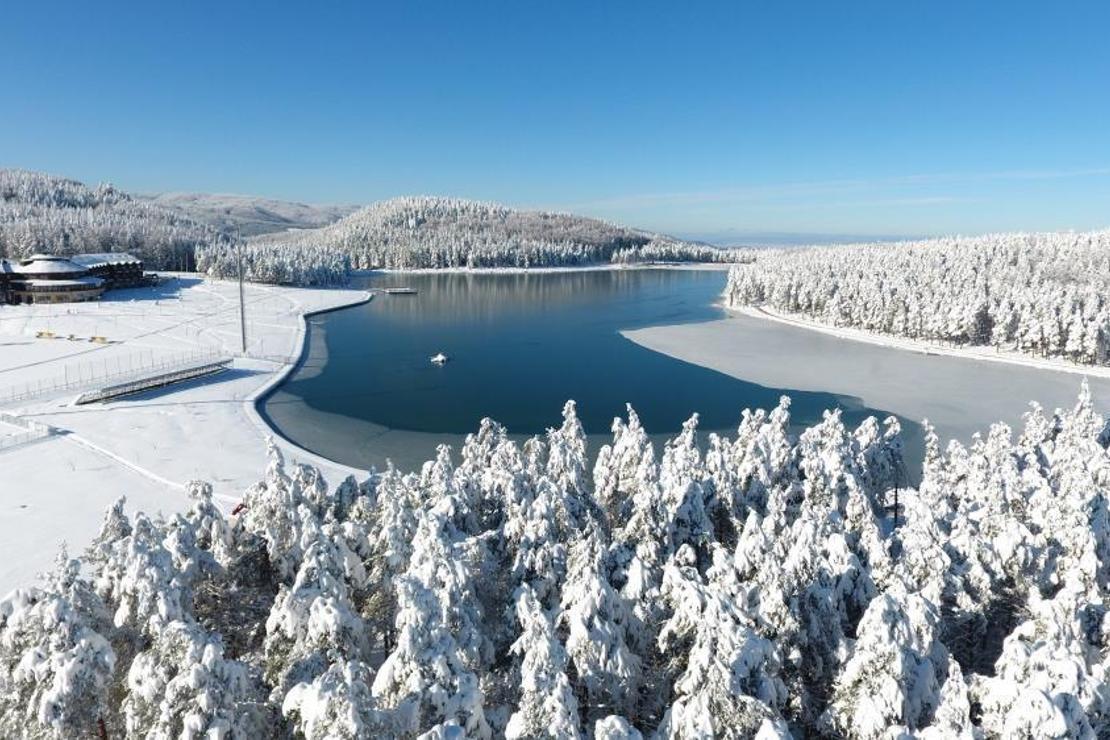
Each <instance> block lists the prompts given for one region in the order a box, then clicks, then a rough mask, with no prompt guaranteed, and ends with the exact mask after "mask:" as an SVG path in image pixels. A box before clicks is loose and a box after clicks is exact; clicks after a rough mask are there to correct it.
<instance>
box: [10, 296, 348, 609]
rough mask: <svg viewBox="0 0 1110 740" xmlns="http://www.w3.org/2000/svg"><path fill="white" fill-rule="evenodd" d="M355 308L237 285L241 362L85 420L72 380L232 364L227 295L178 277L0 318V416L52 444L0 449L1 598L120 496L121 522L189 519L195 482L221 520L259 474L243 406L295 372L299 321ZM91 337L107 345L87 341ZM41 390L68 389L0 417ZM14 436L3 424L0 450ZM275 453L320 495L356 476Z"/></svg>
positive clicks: (260, 425) (262, 434) (259, 427)
mask: <svg viewBox="0 0 1110 740" xmlns="http://www.w3.org/2000/svg"><path fill="white" fill-rule="evenodd" d="M366 298H367V294H366V293H364V292H362V291H353V290H323V289H300V288H279V287H271V286H260V285H248V286H247V288H246V303H247V338H248V355H249V356H248V357H245V358H244V357H236V358H235V360H234V362H233V363H232V367H231V369H230V370H228V371H226V372H224V373H222V374H219V375H215V376H211V377H208V378H204V379H199V380H195V381H191V382H188V383H184V384H181V385H177V386H173V387H170V388H166V389H163V390H159V391H151V392H148V393H144V394H141V395H137V396H132V397H128V398H126V399H120V400H117V401H114V402H111V403H106V404H90V405H85V406H76V405H73V403H72V402H73V400H74V398H75V397H76V396H77V395H78V393H79V392H80V391H79V389H78V387H77V386H78V385H79V381H78V379H82V378H83V379H86V380H87V379H88V378H90V377H103V376H105V375H119V374H121V373H122V374H124V375H126V374H127V372H128V368H131V369H136V370H137V369H140V368H143V367H149V366H151V365H156V364H159V363H165V362H169V361H173V360H175V359H178V358H187V357H189V356H192V355H195V356H198V357H211V356H218V355H227V356H237V355H239V348H240V338H239V311H238V286H237V285H236V284H235V283H231V282H224V281H215V280H202V279H199V278H196V277H193V276H176V277H174V278H172V279H170V280H168V281H167V282H166V283H164V284H163V285H161V286H158V287H156V288H144V289H136V290H129V291H116V292H112V293H108V294H106V296H105V300H103V301H101V302H99V303H87V304H69V305H58V306H4V307H2V308H0V411H3V412H8V413H11V414H14V415H16V416H17V417H20V418H25V419H33V420H37V421H40V422H44V423H46V424H49V425H51V426H52V427H55V428H56V430H57V431H56V433H55V434H54V435H51V436H49V437H46V438H44V439H40V440H38V441H34V442H29V443H27V444H21V445H17V446H14V447H6V448H5V446H4V445H3V444H2V443H0V471H2V474H0V594H3V593H6V592H7V591H8V590H9V589H10V588H12V587H14V586H16V585H20V584H24V583H28V582H29V581H30V580H31V579H32V578H33V576H34V574H35V573H37V572H41V571H42V570H44V569H45V568H47V567H48V566H49V565H50V564H51V562H52V561H53V558H54V556H55V554H56V552H57V548H58V545H59V544H60V543H61V542H63V541H65V542H67V543H68V544H69V546H70V547H71V548H72V549H74V550H77V549H81V548H83V547H84V546H85V544H86V543H87V542H88V541H89V540H90V539H91V538H92V536H93V535H95V534H96V531H97V529H98V527H99V526H100V520H101V512H102V511H103V510H104V508H105V507H107V506H108V505H109V504H110V503H111V502H112V501H113V500H114V499H115V498H116V497H118V496H120V495H126V496H127V498H128V509H129V510H134V509H142V510H144V511H147V512H151V513H153V512H158V511H161V512H163V513H165V514H171V513H173V512H175V511H178V510H181V509H183V508H186V507H187V506H188V504H189V502H188V500H187V499H186V497H185V496H184V493H183V490H184V484H185V483H186V482H187V481H189V480H192V479H198V478H199V479H203V480H208V481H210V482H211V483H212V484H213V486H214V487H215V490H216V494H217V497H218V498H219V499H220V501H222V502H223V503H224V504H225V505H226V506H227V507H228V508H230V507H231V506H233V505H234V502H236V501H237V500H238V499H239V497H240V495H241V494H242V492H243V491H244V490H245V489H246V488H247V487H248V486H250V485H251V484H252V483H254V482H255V481H256V480H257V479H258V478H259V476H260V475H261V474H262V473H263V471H264V470H265V468H266V448H265V440H266V436H267V435H268V434H269V433H270V431H269V429H268V427H267V426H266V424H265V423H264V422H263V421H262V420H261V418H260V417H259V416H258V414H257V412H256V411H255V408H254V400H255V399H256V398H257V397H258V396H259V395H261V394H262V393H264V392H265V391H266V390H267V389H268V388H269V387H271V385H273V384H274V383H277V382H279V381H280V379H281V378H282V377H283V375H284V373H285V372H287V371H288V370H289V369H290V368H291V366H292V363H293V362H295V360H296V357H297V356H298V354H299V352H300V348H301V344H302V340H303V333H304V324H303V320H302V317H303V316H304V315H305V314H306V313H311V312H315V311H320V310H327V309H330V308H337V307H340V306H344V305H350V304H353V303H357V302H360V301H363V300H366ZM40 332H50V333H52V334H53V336H54V338H45V337H41V338H40V337H39V336H37V335H39V334H40ZM71 335H72V337H73V339H69V338H68V337H70V336H71ZM93 336H98V337H104V338H105V339H106V340H107V341H108V342H109V343H107V344H98V343H93V342H90V341H88V339H89V338H90V337H93ZM44 380H46V381H47V382H46V383H45V384H46V385H49V384H50V382H52V381H56V382H58V383H59V384H62V383H69V384H70V386H71V387H70V388H69V389H68V390H65V391H57V392H54V393H46V394H45V395H42V396H37V397H34V398H30V399H25V400H20V401H17V402H14V403H11V402H9V403H5V401H4V399H5V398H8V397H10V395H11V391H12V389H15V390H16V391H18V392H25V391H26V390H27V389H28V386H31V388H32V389H35V388H36V387H37V385H38V384H39V383H40V382H43V381H44ZM86 385H95V383H92V384H90V383H86ZM21 431H22V430H20V429H18V428H16V427H13V426H12V425H11V424H8V423H6V424H5V425H4V427H3V428H0V436H3V435H10V434H16V433H19V432H21ZM279 445H280V446H282V447H284V448H285V449H286V450H287V452H288V455H289V457H290V458H291V459H295V460H302V461H304V462H311V463H313V464H315V465H319V466H320V467H322V468H323V469H324V470H325V472H327V473H328V480H329V481H335V482H338V481H339V480H341V479H342V478H343V476H345V475H346V474H348V473H351V472H361V471H353V470H351V469H349V468H345V467H343V466H339V465H335V464H332V463H330V462H329V461H326V460H323V459H322V458H318V457H315V456H313V455H311V454H308V453H305V452H304V451H301V450H297V449H295V448H293V446H292V445H290V444H288V443H286V442H284V441H282V440H279Z"/></svg>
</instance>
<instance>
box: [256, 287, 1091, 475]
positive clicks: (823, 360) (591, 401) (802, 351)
mask: <svg viewBox="0 0 1110 740" xmlns="http://www.w3.org/2000/svg"><path fill="white" fill-rule="evenodd" d="M361 280H362V281H363V283H362V284H361V285H359V286H358V287H367V288H371V289H374V288H383V287H386V286H402V285H403V286H408V287H412V288H414V289H415V290H416V291H417V293H416V294H415V295H383V294H379V295H378V296H377V297H376V298H375V299H374V301H372V302H371V303H370V304H368V305H365V306H360V307H357V308H353V309H348V310H344V311H341V312H338V313H334V314H329V315H326V316H320V317H317V318H316V319H313V320H312V321H311V322H310V327H309V336H308V346H307V350H306V359H305V361H304V362H303V364H302V365H301V366H300V367H299V368H298V369H297V371H296V372H295V373H293V374H292V375H291V376H290V379H289V381H288V382H286V383H285V384H283V385H282V386H281V387H279V388H278V390H277V391H276V392H275V393H274V394H273V395H271V396H270V397H269V398H268V399H267V400H266V402H265V404H264V406H263V411H264V413H265V415H266V416H267V417H268V418H269V420H270V421H271V423H273V424H274V425H275V426H276V427H277V428H279V429H280V430H281V431H282V433H283V434H285V435H287V436H288V437H289V438H290V439H292V440H293V441H295V442H296V443H298V444H300V445H302V446H304V447H306V448H308V449H310V450H312V451H314V452H317V453H319V454H321V455H324V456H325V457H328V458H331V459H334V460H337V461H339V462H342V463H345V464H348V465H353V466H358V467H368V466H371V465H373V466H377V467H382V466H383V465H384V464H385V461H386V459H391V460H393V462H394V463H395V464H396V465H397V466H398V467H400V468H402V469H409V468H413V467H415V466H418V465H419V464H420V463H421V462H423V461H424V460H427V459H429V458H430V457H432V456H433V455H434V452H435V447H436V445H438V444H441V443H447V444H451V445H453V446H454V447H455V448H456V450H457V449H458V446H459V445H460V444H461V443H462V440H463V438H464V436H465V435H466V434H467V433H469V432H472V431H474V430H475V429H476V428H477V426H478V423H479V421H480V420H481V418H482V417H484V416H489V417H492V418H494V419H496V420H498V421H500V422H501V423H502V424H504V425H505V426H506V427H508V429H509V431H510V432H512V433H514V435H519V437H520V438H524V437H526V436H529V435H531V434H537V433H542V432H543V431H544V430H545V429H546V428H547V427H549V426H555V425H558V423H559V422H560V416H559V412H560V410H561V408H562V405H563V402H564V401H565V400H566V399H567V398H574V399H576V400H577V401H578V409H579V415H580V417H581V418H582V421H583V425H584V426H585V429H586V431H587V433H588V434H589V435H590V447H591V451H594V452H596V450H597V448H598V447H600V445H601V444H603V443H605V442H606V441H608V439H609V428H610V425H611V423H612V419H613V417H614V416H616V415H623V413H624V405H625V403H631V404H632V405H633V407H634V408H635V409H636V410H637V413H639V414H640V416H641V418H642V419H643V421H644V424H645V427H646V428H647V429H648V430H649V431H651V432H653V433H655V435H656V439H657V441H658V442H662V441H663V440H665V439H666V438H667V437H670V436H672V435H674V434H675V433H676V432H677V431H678V430H679V428H680V427H681V424H682V422H683V421H684V420H685V419H686V418H688V417H689V416H690V414H691V413H693V412H695V411H696V412H698V413H699V414H700V418H701V424H700V429H701V430H702V432H703V433H705V432H709V431H717V432H722V433H727V434H729V435H730V436H732V435H734V434H735V427H736V425H737V423H738V421H739V418H740V412H741V410H742V409H743V408H746V407H751V408H755V407H763V408H770V407H773V406H774V405H775V403H776V402H777V400H778V397H779V396H780V395H782V394H788V395H790V396H791V397H792V398H793V405H792V407H791V411H792V416H793V421H794V422H795V425H796V426H797V427H799V428H800V427H801V426H803V425H809V424H812V423H814V422H816V421H817V420H819V419H820V416H821V412H822V411H823V410H824V409H826V408H833V407H838V408H841V409H843V410H844V413H845V418H846V420H847V421H848V422H849V424H851V425H855V424H856V423H858V422H859V421H860V420H862V419H863V418H864V417H866V416H868V415H872V414H874V415H876V416H879V417H880V419H881V418H883V417H885V416H887V415H889V414H895V415H897V416H899V417H900V418H901V419H902V421H903V429H904V432H905V434H904V436H905V437H906V441H907V452H908V454H909V456H910V458H911V459H910V467H911V469H916V468H918V462H917V461H918V460H919V457H920V451H921V430H920V427H919V425H918V424H917V422H919V421H920V420H921V419H923V418H928V419H929V420H930V421H931V422H932V423H933V424H934V425H935V426H936V427H937V429H938V432H939V433H940V435H941V437H942V438H944V439H945V440H947V439H949V438H959V439H960V440H962V441H964V442H966V441H968V440H969V439H970V437H971V435H972V433H974V432H975V431H979V430H985V429H986V428H987V426H988V425H989V424H991V423H992V422H994V421H1000V420H1001V421H1006V422H1007V423H1009V424H1011V425H1012V426H1014V427H1015V428H1016V427H1018V426H1020V423H1021V416H1022V414H1023V413H1024V412H1025V411H1026V410H1028V403H1029V401H1030V400H1034V399H1035V400H1037V401H1039V402H1040V403H1042V404H1043V405H1044V406H1046V407H1048V408H1049V409H1051V408H1054V407H1056V406H1064V405H1071V404H1072V403H1074V400H1075V397H1076V394H1077V392H1078V389H1079V383H1080V376H1078V375H1075V374H1068V373H1060V372H1050V371H1045V370H1039V369H1034V368H1026V367H1020V366H1014V365H1003V364H997V363H991V362H983V361H978V360H970V359H962V358H957V357H945V356H932V355H926V354H921V353H914V352H906V351H904V350H898V349H892V348H887V347H881V346H876V345H871V344H864V343H861V342H856V341H851V340H846V339H841V338H837V337H833V336H829V335H827V334H822V333H819V332H815V331H811V330H808V329H805V328H801V327H794V326H788V325H784V324H781V323H776V322H772V321H767V320H762V319H757V318H751V317H746V316H733V317H729V316H727V315H726V314H725V312H724V311H722V310H721V309H720V308H718V307H716V306H715V305H714V304H715V302H716V300H717V298H718V296H719V295H720V292H721V290H722V289H723V287H724V282H725V273H724V272H722V271H719V270H664V269H651V270H623V271H613V270H607V271H588V272H555V273H529V274H481V273H479V274H474V273H469V274H468V273H461V274H460V273H454V274H443V273H417V274H375V275H371V276H367V277H365V278H362V279H361ZM438 352H443V353H445V354H446V355H448V357H450V358H451V359H450V361H449V362H447V363H446V365H444V366H442V367H439V366H436V365H433V364H432V363H430V362H429V358H430V357H431V356H432V355H434V354H436V353H438ZM1091 388H1092V392H1093V395H1094V397H1095V399H1096V402H1097V403H1098V404H1099V406H1100V409H1101V410H1103V411H1105V410H1106V409H1107V408H1110V381H1108V380H1105V379H1092V381H1091ZM703 436H704V435H703Z"/></svg>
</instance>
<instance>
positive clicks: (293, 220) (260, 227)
mask: <svg viewBox="0 0 1110 740" xmlns="http://www.w3.org/2000/svg"><path fill="white" fill-rule="evenodd" d="M149 200H150V202H152V203H155V204H157V205H161V206H167V207H170V208H176V209H178V210H180V211H182V212H183V213H185V214H186V215H187V216H189V217H190V218H192V219H194V220H196V221H200V222H202V223H206V224H210V225H212V226H214V227H216V228H217V229H220V230H221V231H224V232H227V233H232V232H234V231H235V229H239V230H240V231H241V233H242V234H243V236H252V235H256V234H267V233H270V232H273V231H285V230H287V229H315V228H318V227H320V226H326V225H328V224H330V223H333V222H335V221H338V220H339V219H341V218H343V217H344V216H346V215H348V214H350V213H351V212H352V211H354V210H356V208H357V206H343V205H310V204H306V203H296V202H292V201H284V200H274V199H272V198H260V197H256V196H251V195H224V194H208V193H161V194H159V195H155V196H150V197H149Z"/></svg>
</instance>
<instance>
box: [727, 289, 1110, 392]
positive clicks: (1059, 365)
mask: <svg viewBox="0 0 1110 740" xmlns="http://www.w3.org/2000/svg"><path fill="white" fill-rule="evenodd" d="M718 305H719V306H720V307H721V308H722V309H723V310H724V311H726V312H727V313H729V314H733V315H742V316H751V317H753V318H757V319H765V320H767V321H777V322H779V323H782V324H786V325H788V326H795V327H800V328H804V329H807V330H809V331H817V332H821V333H823V334H828V335H831V336H834V337H838V338H840V339H847V340H850V341H853V342H864V343H866V344H874V345H877V346H879V347H889V348H891V349H899V350H903V351H905V352H916V353H919V354H925V355H944V356H948V357H962V358H966V359H969V360H981V361H984V362H1001V363H1006V364H1011V365H1020V366H1022V367H1029V368H1035V369H1038V370H1048V371H1050V372H1064V373H1073V374H1075V375H1082V376H1086V377H1092V378H1110V367H1102V366H1098V365H1082V364H1080V363H1076V362H1071V361H1070V360H1066V359H1063V358H1058V357H1033V356H1031V355H1028V354H1025V353H1023V352H1017V351H1015V350H1001V349H997V348H995V347H986V346H982V345H966V346H965V345H953V344H941V343H938V342H928V341H923V340H920V339H910V338H907V337H896V336H891V335H888V334H880V333H878V332H873V331H868V330H866V329H856V328H854V327H844V326H830V325H828V324H823V323H821V322H819V321H815V320H814V319H811V318H808V317H806V316H805V315H803V314H790V313H784V312H782V311H776V310H775V309H773V308H768V307H766V306H741V307H733V306H727V305H725V304H724V303H719V304H718Z"/></svg>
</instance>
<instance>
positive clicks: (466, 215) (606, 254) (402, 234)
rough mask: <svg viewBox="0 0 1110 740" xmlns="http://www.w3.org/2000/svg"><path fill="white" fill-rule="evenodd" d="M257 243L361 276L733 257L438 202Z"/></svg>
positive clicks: (564, 219)
mask: <svg viewBox="0 0 1110 740" xmlns="http://www.w3.org/2000/svg"><path fill="white" fill-rule="evenodd" d="M253 241H255V242H256V243H261V242H265V243H279V244H286V245H291V246H298V245H300V246H314V247H327V248H333V249H339V250H342V251H344V252H346V253H348V254H349V255H350V257H351V260H352V263H353V265H354V266H355V267H356V268H359V269H368V268H380V267H385V268H393V269H413V268H421V269H423V268H453V267H471V268H483V267H542V266H574V265H586V264H595V263H604V262H642V261H702V262H706V261H707V262H721V261H728V260H729V259H731V257H732V256H733V255H732V254H731V253H729V252H727V251H724V250H720V249H717V248H715V247H711V246H708V245H705V244H699V243H695V242H688V241H684V240H681V239H676V238H675V237H671V236H667V235H663V234H656V233H652V232H648V231H643V230H640V229H633V228H628V227H625V226H619V225H616V224H612V223H608V222H606V221H602V220H600V219H595V218H588V217H585V216H576V215H573V214H567V213H554V212H549V211H528V210H516V209H513V208H509V207H507V206H504V205H501V204H499V203H492V202H488V201H475V200H466V199H462V198H445V197H435V196H409V197H400V198H391V199H389V200H384V201H381V202H378V203H374V204H372V205H369V206H366V207H365V208H362V209H359V210H358V211H355V212H354V213H352V214H350V215H349V216H347V217H345V218H343V219H342V220H340V221H337V222H336V223H334V224H331V225H329V226H324V227H322V228H319V229H314V230H308V231H298V232H286V233H283V234H268V235H264V236H261V237H256V238H255V239H254V240H253Z"/></svg>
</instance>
